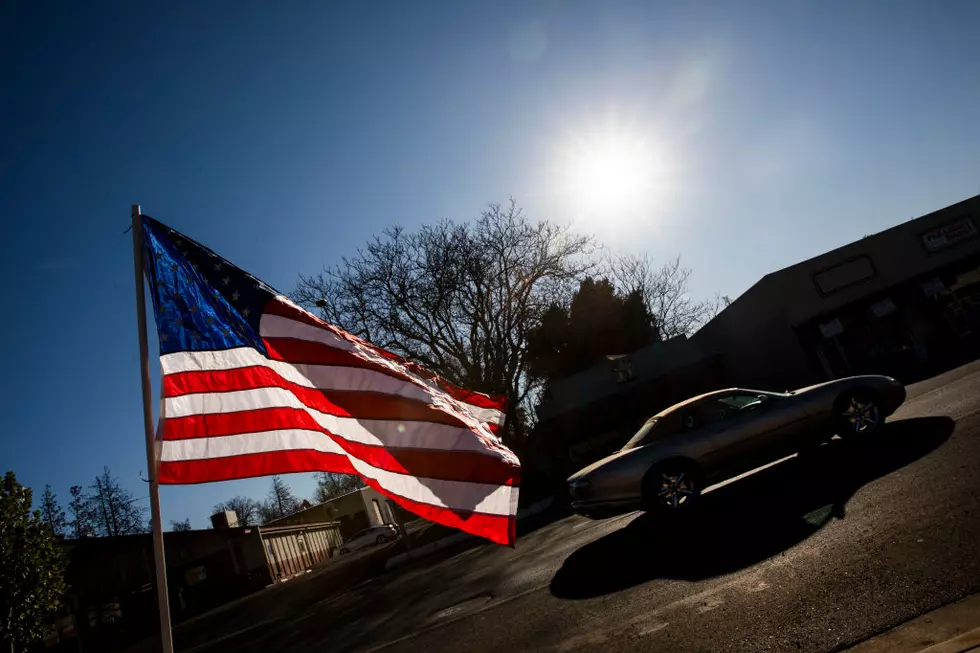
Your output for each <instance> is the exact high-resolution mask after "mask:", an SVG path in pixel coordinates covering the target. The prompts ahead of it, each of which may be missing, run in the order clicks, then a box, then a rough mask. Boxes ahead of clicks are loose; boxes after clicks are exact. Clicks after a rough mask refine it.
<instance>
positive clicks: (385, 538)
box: [375, 535, 388, 544]
mask: <svg viewBox="0 0 980 653" xmlns="http://www.w3.org/2000/svg"><path fill="white" fill-rule="evenodd" d="M375 541H376V542H377V543H378V544H384V543H385V542H387V541H388V538H387V537H385V536H384V535H379V536H378V539H377V540H375Z"/></svg>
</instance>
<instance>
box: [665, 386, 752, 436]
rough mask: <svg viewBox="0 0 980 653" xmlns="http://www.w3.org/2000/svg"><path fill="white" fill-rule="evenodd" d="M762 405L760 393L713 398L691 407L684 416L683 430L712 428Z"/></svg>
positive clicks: (741, 393)
mask: <svg viewBox="0 0 980 653" xmlns="http://www.w3.org/2000/svg"><path fill="white" fill-rule="evenodd" d="M756 404H760V399H759V394H758V393H745V392H740V393H737V394H730V395H723V396H720V397H711V398H709V399H705V400H704V401H701V402H698V403H697V404H694V405H693V406H691V407H690V408H689V409H688V410H687V412H686V413H685V415H684V419H683V430H684V431H685V432H687V431H692V430H694V429H699V428H704V427H706V426H712V425H714V424H718V423H720V422H724V421H727V420H729V419H733V418H735V417H737V416H739V415H744V414H745V412H744V411H745V409H746V408H749V407H751V406H753V405H756Z"/></svg>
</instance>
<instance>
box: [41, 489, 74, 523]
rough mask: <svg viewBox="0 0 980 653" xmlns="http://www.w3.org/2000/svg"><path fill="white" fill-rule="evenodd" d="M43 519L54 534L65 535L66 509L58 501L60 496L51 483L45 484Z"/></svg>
mask: <svg viewBox="0 0 980 653" xmlns="http://www.w3.org/2000/svg"><path fill="white" fill-rule="evenodd" d="M41 520H42V521H44V523H45V524H47V525H48V527H49V528H50V529H51V532H52V533H53V534H54V535H65V534H66V533H65V531H66V529H67V526H68V524H67V520H66V519H65V511H64V510H63V509H62V507H61V504H60V503H58V497H57V496H55V493H54V492H53V491H52V490H51V486H50V485H45V486H44V494H43V495H41Z"/></svg>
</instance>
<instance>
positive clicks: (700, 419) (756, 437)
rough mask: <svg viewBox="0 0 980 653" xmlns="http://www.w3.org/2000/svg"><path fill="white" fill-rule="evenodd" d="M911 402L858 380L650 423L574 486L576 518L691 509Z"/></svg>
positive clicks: (673, 414)
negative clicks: (715, 488)
mask: <svg viewBox="0 0 980 653" xmlns="http://www.w3.org/2000/svg"><path fill="white" fill-rule="evenodd" d="M904 401H905V387H904V386H903V385H902V384H901V383H899V382H898V381H896V380H895V379H892V378H890V377H887V376H852V377H848V378H844V379H838V380H836V381H830V382H828V383H821V384H819V385H815V386H810V387H807V388H801V389H799V390H794V391H793V392H782V393H780V392H765V391H760V390H745V389H741V388H731V389H728V390H718V391H715V392H709V393H707V394H703V395H700V396H698V397H694V398H692V399H688V400H687V401H684V402H681V403H679V404H676V405H674V406H671V407H670V408H668V409H666V410H664V411H663V412H661V413H658V414H657V415H655V416H654V417H652V418H650V419H649V420H648V421H647V422H646V423H645V424H644V425H643V426H642V427H641V428H640V430H639V431H637V433H636V435H634V436H633V437H632V438H631V439H630V440H629V442H627V443H626V445H625V446H624V447H623V448H622V449H620V450H619V451H618V452H616V453H614V454H612V455H611V456H608V457H606V458H603V459H602V460H600V461H598V462H596V463H593V464H592V465H589V466H588V467H586V468H585V469H582V470H580V471H579V472H577V473H575V474H573V475H572V476H571V477H569V479H568V485H569V490H570V492H571V495H572V504H571V507H572V510H573V511H575V512H577V513H579V514H581V515H585V516H587V517H596V518H601V517H607V516H610V515H615V514H618V513H622V512H628V511H630V510H636V509H643V510H648V511H654V510H658V511H663V512H676V511H681V510H687V509H689V508H690V507H691V506H692V505H693V504H695V503H696V501H697V499H698V497H699V496H700V494H701V491H702V490H703V489H704V488H706V487H708V486H709V485H712V484H714V483H717V482H720V481H721V480H723V479H726V478H731V477H733V476H737V475H739V474H742V473H744V472H747V471H749V470H751V469H754V468H756V467H759V466H760V465H763V464H765V463H767V462H772V461H773V460H776V459H778V458H781V457H783V456H787V455H790V454H792V453H796V452H798V451H800V450H801V449H803V448H806V447H808V446H812V445H816V444H819V443H820V442H821V441H823V440H827V439H829V438H830V437H832V436H833V435H834V434H835V433H837V434H839V435H840V436H841V437H842V438H853V437H863V436H868V435H870V434H871V433H873V432H874V431H876V430H877V429H878V428H879V427H880V426H881V425H882V423H883V422H884V420H885V417H887V416H888V415H891V414H892V413H893V412H895V410H896V409H897V408H898V407H899V406H900V405H901V404H902V402H904Z"/></svg>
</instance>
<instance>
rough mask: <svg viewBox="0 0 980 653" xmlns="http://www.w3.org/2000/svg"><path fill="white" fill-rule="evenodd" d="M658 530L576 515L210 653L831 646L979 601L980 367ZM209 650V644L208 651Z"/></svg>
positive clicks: (639, 520)
mask: <svg viewBox="0 0 980 653" xmlns="http://www.w3.org/2000/svg"><path fill="white" fill-rule="evenodd" d="M909 397H910V398H909V400H908V401H907V402H906V405H905V406H903V407H902V409H900V411H899V412H898V413H897V414H896V415H895V416H894V417H893V418H892V419H891V420H890V423H889V424H888V425H887V426H886V428H885V429H884V430H883V431H882V433H881V434H880V437H879V438H877V439H876V441H875V442H873V443H868V444H866V445H862V446H847V445H844V444H843V443H841V442H840V441H837V440H835V441H833V442H831V443H830V444H829V445H827V446H825V447H823V448H822V449H821V450H820V451H818V452H813V453H811V454H809V455H808V456H806V457H802V458H801V457H794V458H791V459H789V460H786V461H783V462H781V463H778V464H776V465H773V466H771V467H768V468H766V469H763V470H761V471H759V472H756V473H754V474H752V475H750V476H748V477H746V478H743V479H741V480H738V481H736V482H734V483H730V484H727V485H725V486H724V487H720V488H717V489H714V490H713V491H712V492H710V493H708V494H707V495H706V496H705V497H704V504H703V511H702V514H700V515H699V516H697V517H696V518H693V519H692V520H690V522H689V523H684V524H675V525H670V526H668V525H665V524H662V523H657V522H655V521H654V520H652V519H650V518H648V517H646V516H644V515H641V514H636V513H634V514H631V515H626V516H623V517H619V518H615V519H611V520H606V521H590V520H587V519H584V518H581V517H577V516H571V517H567V518H564V519H561V520H559V521H556V522H554V523H551V524H549V525H547V526H544V527H542V528H540V529H539V530H537V531H534V532H533V533H530V534H528V535H526V536H524V537H522V538H520V539H519V542H518V544H517V547H516V548H515V549H507V548H502V547H495V546H490V545H488V546H480V547H476V548H472V549H470V550H467V551H464V552H462V553H460V554H458V555H455V556H453V557H452V558H449V559H446V560H442V561H440V562H437V563H431V562H429V563H426V564H421V565H418V566H416V567H414V568H411V569H404V570H399V571H396V572H391V573H388V574H385V575H383V576H380V577H377V578H375V579H373V580H371V581H368V582H367V583H364V584H362V585H361V586H359V587H357V588H355V590H353V591H350V592H347V593H344V594H342V595H338V596H334V597H332V598H329V599H326V600H323V601H320V602H319V603H316V604H313V605H309V606H306V607H305V609H303V610H300V611H298V612H297V613H296V614H291V615H288V616H287V617H284V618H280V619H276V620H274V621H272V622H267V623H265V624H260V625H257V626H256V627H255V628H250V629H248V631H247V632H242V633H240V634H239V635H238V636H235V635H232V636H231V638H230V639H224V640H222V641H221V642H220V643H217V642H216V643H215V646H217V647H218V648H220V649H221V650H231V649H230V648H228V647H229V646H232V647H233V648H234V649H235V650H245V651H263V653H271V652H273V651H298V652H303V651H348V650H352V651H370V650H386V651H425V652H426V653H437V652H440V651H447V652H449V651H451V652H453V653H458V652H460V651H487V652H493V653H500V652H501V651H508V652H510V651H589V650H596V651H614V650H630V651H667V650H670V651H738V652H740V653H741V652H749V651H833V650H838V649H841V648H844V647H846V646H847V645H850V644H853V643H856V642H858V641H861V640H863V639H865V638H867V637H869V636H871V635H873V634H875V633H879V632H881V631H883V630H886V629H887V628H890V627H891V626H894V625H896V624H898V623H900V622H902V621H905V620H907V619H909V618H912V617H914V616H915V615H917V614H920V613H921V612H924V611H928V610H931V609H934V608H936V607H939V606H941V605H944V604H946V603H950V602H952V601H955V600H957V599H959V598H961V597H963V596H966V595H968V594H970V593H973V592H976V591H978V590H980V364H973V365H970V366H967V367H964V368H960V369H958V370H954V371H953V372H950V373H947V374H945V375H943V376H941V377H937V378H935V379H931V380H928V381H925V382H923V383H921V384H917V385H916V386H913V387H911V388H910V395H909ZM215 650H218V649H217V648H216V649H215Z"/></svg>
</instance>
